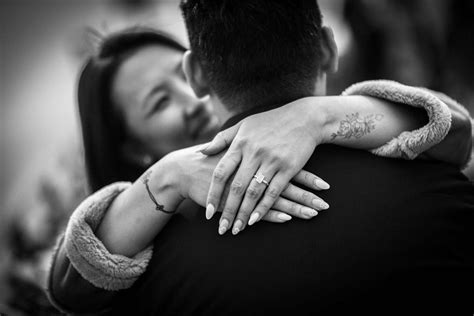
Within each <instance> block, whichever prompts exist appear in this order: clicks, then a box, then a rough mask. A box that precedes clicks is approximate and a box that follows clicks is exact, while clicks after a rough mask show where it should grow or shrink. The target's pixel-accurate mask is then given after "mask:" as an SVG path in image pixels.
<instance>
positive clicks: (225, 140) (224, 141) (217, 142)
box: [201, 123, 240, 156]
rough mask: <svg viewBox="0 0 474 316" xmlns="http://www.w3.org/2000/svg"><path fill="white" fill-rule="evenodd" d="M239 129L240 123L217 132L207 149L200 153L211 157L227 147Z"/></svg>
mask: <svg viewBox="0 0 474 316" xmlns="http://www.w3.org/2000/svg"><path fill="white" fill-rule="evenodd" d="M239 127H240V123H239V124H236V125H234V126H232V127H229V128H228V129H226V130H223V131H221V132H219V133H218V134H217V135H216V136H215V137H214V139H213V140H212V141H211V143H210V144H209V145H208V146H207V147H205V148H204V149H201V153H203V154H204V155H208V156H212V155H216V154H218V153H220V152H221V151H223V150H224V149H226V148H227V147H229V146H230V144H231V143H232V141H233V140H234V137H235V135H237V132H238V131H239Z"/></svg>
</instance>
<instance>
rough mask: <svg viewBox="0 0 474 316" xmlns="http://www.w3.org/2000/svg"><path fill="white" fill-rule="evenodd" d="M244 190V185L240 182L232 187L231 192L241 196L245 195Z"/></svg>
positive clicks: (235, 182)
mask: <svg viewBox="0 0 474 316" xmlns="http://www.w3.org/2000/svg"><path fill="white" fill-rule="evenodd" d="M243 188H244V185H243V184H242V182H240V181H234V182H232V184H231V186H230V190H231V192H232V193H234V194H237V195H241V194H242V193H243Z"/></svg>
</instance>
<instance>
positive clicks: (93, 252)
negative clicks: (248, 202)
mask: <svg viewBox="0 0 474 316" xmlns="http://www.w3.org/2000/svg"><path fill="white" fill-rule="evenodd" d="M197 149H198V148H197V147H194V148H187V149H183V150H180V151H177V152H174V153H171V154H170V155H167V156H165V157H164V158H163V159H161V160H160V161H158V162H157V163H156V164H155V165H153V166H152V167H151V168H150V169H149V170H148V171H147V172H145V173H144V175H143V176H142V177H141V178H140V179H138V180H137V181H135V183H133V184H131V183H115V184H113V185H110V186H108V187H105V188H103V189H102V190H99V191H98V192H96V193H94V194H93V195H91V196H90V197H88V198H87V199H86V200H85V201H84V202H83V203H81V205H80V206H79V207H78V208H77V209H76V210H75V211H74V213H73V215H72V216H71V218H70V220H69V222H68V226H67V229H66V232H65V234H64V236H63V237H62V238H61V239H60V241H59V243H58V246H57V247H56V250H55V255H54V257H53V260H52V265H51V268H50V274H49V279H48V280H49V281H48V283H49V284H48V290H49V297H50V300H51V301H52V302H53V304H55V305H56V306H57V307H58V308H59V309H62V310H63V311H65V312H97V311H99V310H101V309H104V308H106V307H107V306H108V305H109V304H110V303H111V302H112V301H113V299H114V298H115V296H116V293H117V292H116V291H117V290H121V289H125V288H128V287H130V286H131V285H132V284H133V283H134V282H135V280H136V279H137V278H138V277H139V276H140V275H141V274H142V273H143V272H144V271H145V269H146V266H147V264H148V261H149V259H150V258H151V252H152V248H151V246H149V245H150V243H151V241H152V240H153V239H154V238H155V236H156V235H157V234H158V232H159V231H160V230H161V229H162V228H163V227H164V225H165V224H166V223H167V222H168V220H169V219H170V217H171V216H172V215H170V214H168V213H167V212H173V211H174V210H176V208H177V206H178V205H179V203H180V202H181V201H182V200H183V199H185V198H189V199H192V200H193V201H195V202H196V203H198V204H200V205H204V204H205V199H206V195H207V192H208V189H209V183H210V178H211V175H212V172H213V170H214V168H215V166H216V164H217V161H218V160H219V159H220V156H214V157H208V156H205V155H203V154H201V153H200V152H198V150H197ZM316 179H318V180H320V181H321V179H319V178H317V177H316V176H314V175H312V174H311V173H307V172H304V171H302V172H300V173H298V175H297V176H296V177H295V181H296V182H297V183H299V184H301V185H304V186H308V187H312V188H313V189H316V187H315V186H314V185H313V182H314V180H316ZM146 185H148V189H149V190H150V193H149V192H148V190H147V187H146ZM150 194H152V196H153V199H155V201H153V200H152V199H151V197H150ZM282 197H285V198H286V199H280V200H281V201H280V200H279V201H280V202H279V203H280V206H276V207H275V210H273V211H271V212H269V213H268V214H267V215H268V216H266V217H265V218H264V219H265V220H267V221H270V222H275V223H283V222H286V221H288V220H290V219H291V216H295V217H299V218H303V219H310V218H312V217H314V216H315V215H316V214H317V212H316V211H315V210H314V209H312V208H311V207H308V206H309V205H311V201H312V200H314V199H317V200H318V201H321V202H322V200H320V199H319V198H318V197H317V196H315V195H314V194H313V193H311V192H308V191H305V190H302V189H301V188H298V187H296V186H294V185H291V184H290V185H289V186H288V187H287V189H286V190H285V191H284V192H283V193H282ZM158 204H159V205H160V206H159V207H158V208H157V205H158ZM283 211H285V213H283Z"/></svg>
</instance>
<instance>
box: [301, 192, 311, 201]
mask: <svg viewBox="0 0 474 316" xmlns="http://www.w3.org/2000/svg"><path fill="white" fill-rule="evenodd" d="M301 199H302V200H303V201H305V202H307V201H309V199H310V196H309V193H308V192H303V193H302V194H301Z"/></svg>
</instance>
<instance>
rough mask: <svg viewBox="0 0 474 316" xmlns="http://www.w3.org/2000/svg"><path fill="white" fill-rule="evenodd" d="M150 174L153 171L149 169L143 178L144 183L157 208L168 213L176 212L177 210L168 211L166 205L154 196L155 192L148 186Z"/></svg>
mask: <svg viewBox="0 0 474 316" xmlns="http://www.w3.org/2000/svg"><path fill="white" fill-rule="evenodd" d="M150 174H151V171H148V172H147V173H146V174H145V178H144V179H143V183H144V184H145V188H146V190H147V192H148V195H149V196H150V199H151V200H152V201H153V203H154V204H155V210H157V211H160V212H163V213H166V214H174V213H176V211H167V210H165V207H164V206H163V205H161V204H160V203H158V202H157V201H156V199H155V197H154V196H153V193H151V190H150V187H149V186H148V181H150V179H149V178H148V177H149V175H150Z"/></svg>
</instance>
